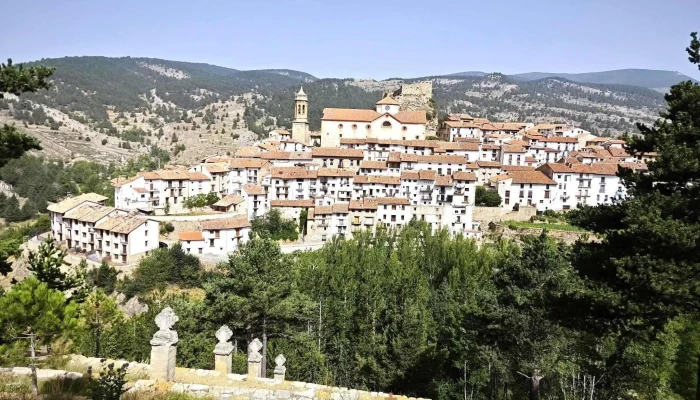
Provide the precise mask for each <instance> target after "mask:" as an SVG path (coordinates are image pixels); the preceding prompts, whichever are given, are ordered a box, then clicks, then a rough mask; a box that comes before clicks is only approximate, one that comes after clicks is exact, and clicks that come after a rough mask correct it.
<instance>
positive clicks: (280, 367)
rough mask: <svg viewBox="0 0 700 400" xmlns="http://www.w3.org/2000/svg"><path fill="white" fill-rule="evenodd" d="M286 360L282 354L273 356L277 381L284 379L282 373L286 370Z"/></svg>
mask: <svg viewBox="0 0 700 400" xmlns="http://www.w3.org/2000/svg"><path fill="white" fill-rule="evenodd" d="M286 362H287V359H286V358H284V356H283V355H282V354H280V355H278V356H277V358H275V371H274V374H275V380H277V381H283V380H284V373H285V372H287V367H285V366H284V363H286Z"/></svg>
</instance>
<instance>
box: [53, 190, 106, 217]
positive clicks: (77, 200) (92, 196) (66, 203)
mask: <svg viewBox="0 0 700 400" xmlns="http://www.w3.org/2000/svg"><path fill="white" fill-rule="evenodd" d="M105 200H107V198H106V197H105V196H102V195H99V194H97V193H83V194H81V195H78V196H75V197H69V198H67V199H65V200H63V201H61V202H58V203H56V204H51V205H50V206H48V207H47V209H48V210H49V211H52V212H56V213H65V212H66V211H69V210H71V209H73V208H75V207H77V206H79V205H81V204H83V203H85V202H87V201H89V202H92V203H101V202H103V201H105Z"/></svg>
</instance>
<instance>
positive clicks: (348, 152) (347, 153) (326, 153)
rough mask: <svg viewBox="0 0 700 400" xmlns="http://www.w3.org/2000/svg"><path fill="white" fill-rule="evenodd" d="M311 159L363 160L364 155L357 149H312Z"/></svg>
mask: <svg viewBox="0 0 700 400" xmlns="http://www.w3.org/2000/svg"><path fill="white" fill-rule="evenodd" d="M311 156H312V157H338V158H364V157H365V153H364V151H362V150H359V149H339V148H337V147H314V148H313V149H312V150H311Z"/></svg>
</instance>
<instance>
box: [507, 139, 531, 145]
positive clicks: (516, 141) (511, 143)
mask: <svg viewBox="0 0 700 400" xmlns="http://www.w3.org/2000/svg"><path fill="white" fill-rule="evenodd" d="M508 144H509V145H510V146H529V145H530V142H526V141H524V140H511V141H509V142H508Z"/></svg>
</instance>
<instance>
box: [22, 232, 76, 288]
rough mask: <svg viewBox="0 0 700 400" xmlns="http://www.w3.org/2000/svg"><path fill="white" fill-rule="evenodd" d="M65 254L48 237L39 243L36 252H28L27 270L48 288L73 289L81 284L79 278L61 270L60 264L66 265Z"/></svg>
mask: <svg viewBox="0 0 700 400" xmlns="http://www.w3.org/2000/svg"><path fill="white" fill-rule="evenodd" d="M66 255H67V253H66V252H64V251H62V250H61V249H60V248H59V247H58V245H57V244H56V241H55V240H54V239H53V238H51V237H49V238H47V239H46V240H44V242H43V243H41V245H39V251H38V252H36V253H35V252H33V251H30V252H29V270H30V271H32V272H33V273H34V275H35V276H36V278H37V279H38V280H39V281H40V282H44V283H46V284H47V285H48V287H49V288H50V289H55V290H60V291H66V290H71V289H75V288H77V287H79V286H81V285H82V282H81V281H80V279H79V278H78V277H76V276H75V275H69V274H66V273H65V272H63V271H61V267H62V266H64V265H68V264H67V263H66V261H65V258H66Z"/></svg>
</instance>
